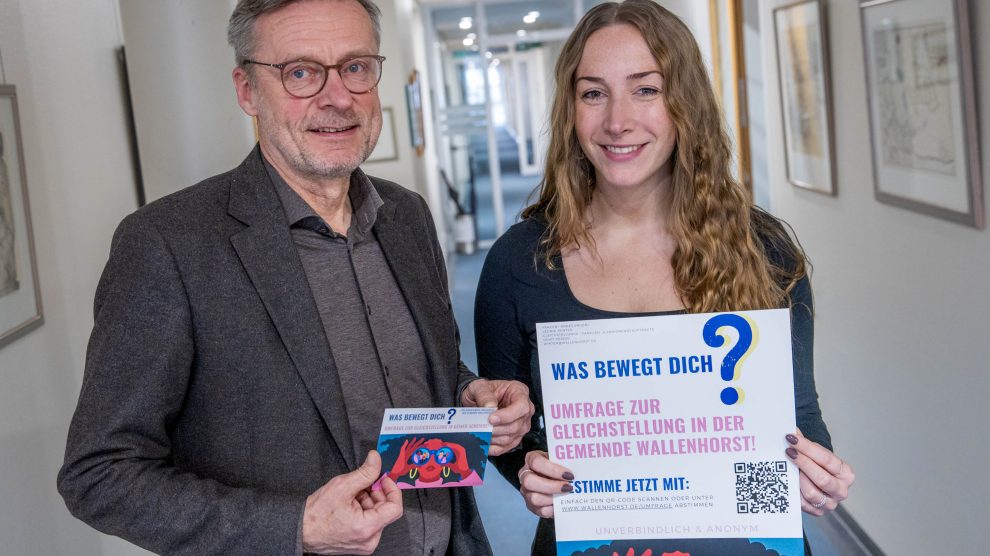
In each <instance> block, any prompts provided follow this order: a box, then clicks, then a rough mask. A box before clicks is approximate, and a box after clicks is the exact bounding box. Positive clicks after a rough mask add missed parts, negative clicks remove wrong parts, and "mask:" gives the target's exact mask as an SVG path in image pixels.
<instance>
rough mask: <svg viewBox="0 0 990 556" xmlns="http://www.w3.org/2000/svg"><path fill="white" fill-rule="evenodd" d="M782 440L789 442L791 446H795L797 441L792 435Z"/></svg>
mask: <svg viewBox="0 0 990 556" xmlns="http://www.w3.org/2000/svg"><path fill="white" fill-rule="evenodd" d="M784 438H786V439H787V441H788V442H790V443H791V444H797V440H798V439H797V437H796V436H794V435H793V434H789V435H787V436H785V437H784Z"/></svg>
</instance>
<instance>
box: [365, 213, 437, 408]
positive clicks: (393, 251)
mask: <svg viewBox="0 0 990 556" xmlns="http://www.w3.org/2000/svg"><path fill="white" fill-rule="evenodd" d="M382 201H383V202H384V204H383V205H382V206H381V208H379V209H378V215H377V218H376V220H375V226H374V230H375V235H376V237H377V238H378V243H379V245H381V248H382V252H383V253H384V254H385V260H386V261H388V265H389V267H390V268H391V269H392V275H393V276H394V277H395V281H396V283H397V284H398V285H399V289H400V290H401V291H402V296H403V297H404V298H405V301H406V305H407V306H408V307H409V312H410V313H411V314H412V317H413V320H414V321H415V322H416V327H417V329H418V330H419V335H420V339H421V340H422V342H423V349H424V351H425V352H426V356H427V358H428V360H429V362H430V373H431V375H430V377H429V383H430V390H431V392H432V393H433V400H434V402H435V403H436V404H438V405H450V404H452V403H453V396H452V393H453V391H454V388H455V387H456V384H455V383H454V382H453V380H454V379H455V376H456V372H453V371H452V370H450V369H445V368H443V367H444V366H445V363H444V358H443V356H442V353H441V349H442V348H441V346H443V345H444V343H445V342H452V341H454V340H453V338H438V337H437V331H438V330H444V329H445V327H443V326H441V323H442V319H448V318H452V317H451V316H450V315H449V312H450V307H449V305H448V303H449V299H444V298H443V294H442V291H438V290H437V288H438V287H440V286H439V284H438V280H439V276H437V275H436V274H435V273H434V263H433V254H432V253H431V252H430V251H429V250H428V249H427V248H426V246H427V245H428V241H429V238H427V237H425V236H424V235H423V233H422V232H420V231H419V230H420V229H421V228H422V226H423V222H421V221H419V220H414V219H412V218H411V217H410V215H409V214H410V213H415V214H420V213H419V212H418V211H415V210H413V209H411V208H410V210H408V211H407V210H401V211H400V210H396V208H397V207H396V203H395V201H394V200H393V199H391V198H390V197H386V196H385V195H382ZM429 225H431V226H432V225H433V223H432V222H429ZM433 292H436V293H435V294H433Z"/></svg>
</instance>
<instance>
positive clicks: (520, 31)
mask: <svg viewBox="0 0 990 556" xmlns="http://www.w3.org/2000/svg"><path fill="white" fill-rule="evenodd" d="M516 36H517V37H525V36H526V30H525V29H520V30H518V31H516Z"/></svg>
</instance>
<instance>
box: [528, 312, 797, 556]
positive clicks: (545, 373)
mask: <svg viewBox="0 0 990 556" xmlns="http://www.w3.org/2000/svg"><path fill="white" fill-rule="evenodd" d="M537 336H538V343H539V354H540V373H541V380H542V387H543V404H544V419H545V424H546V429H547V437H548V438H547V439H548V443H549V451H550V459H551V460H553V461H556V462H558V463H560V464H562V465H564V466H566V467H568V468H570V469H571V470H572V471H573V473H574V476H575V479H574V481H573V486H574V491H573V492H572V493H569V494H561V495H557V496H555V498H554V516H555V518H554V519H555V522H556V531H557V551H558V553H559V554H561V555H568V556H570V555H581V556H591V555H597V554H602V555H606V556H612V555H613V554H616V553H617V554H619V555H620V556H630V555H631V556H645V555H652V556H662V555H664V554H677V555H678V556H683V555H685V554H690V555H691V556H701V555H704V554H734V555H743V554H754V555H756V554H766V555H774V554H780V555H781V556H793V555H800V554H804V544H803V536H802V529H801V502H800V493H799V491H798V472H797V468H796V467H795V466H794V465H793V464H792V463H790V462H788V461H786V460H787V458H786V457H785V454H784V450H785V448H786V447H787V444H786V440H785V439H784V436H785V435H787V434H789V433H793V432H794V430H795V420H794V387H793V376H792V363H791V335H790V315H789V312H788V311H787V310H784V309H779V310H768V311H747V312H739V313H723V314H693V315H676V316H657V317H638V318H625V319H602V320H591V321H573V322H555V323H542V324H539V325H537Z"/></svg>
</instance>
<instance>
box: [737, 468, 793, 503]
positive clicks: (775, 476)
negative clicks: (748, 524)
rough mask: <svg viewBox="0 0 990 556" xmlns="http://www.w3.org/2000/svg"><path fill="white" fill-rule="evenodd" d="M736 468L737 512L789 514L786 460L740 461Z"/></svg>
mask: <svg viewBox="0 0 990 556" xmlns="http://www.w3.org/2000/svg"><path fill="white" fill-rule="evenodd" d="M734 467H735V471H736V512H737V513H741V514H760V513H764V514H783V513H787V509H788V507H789V506H790V503H789V502H788V500H787V462H785V461H755V462H739V463H736V464H735V465H734Z"/></svg>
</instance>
